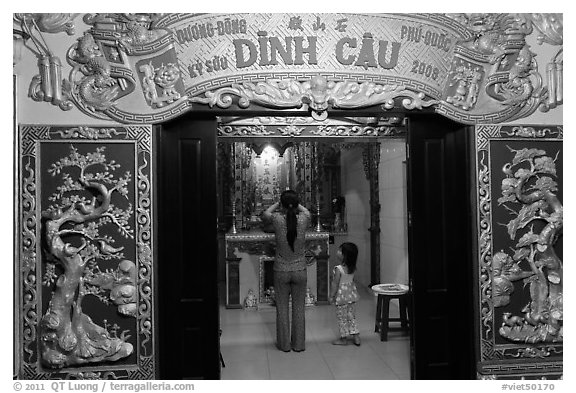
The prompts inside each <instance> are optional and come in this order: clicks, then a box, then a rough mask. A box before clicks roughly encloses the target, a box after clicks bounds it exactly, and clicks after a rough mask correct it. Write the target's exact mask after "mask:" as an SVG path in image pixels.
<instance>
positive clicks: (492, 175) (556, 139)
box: [476, 126, 564, 378]
mask: <svg viewBox="0 0 576 393" xmlns="http://www.w3.org/2000/svg"><path fill="white" fill-rule="evenodd" d="M562 134H563V131H562V127H558V126H479V127H478V129H477V133H476V152H477V176H478V177H477V181H478V184H477V190H478V195H477V197H478V245H479V250H478V251H479V255H478V261H479V266H478V268H479V270H478V277H479V288H478V289H479V297H478V298H479V310H480V311H479V318H480V319H479V321H478V322H479V323H478V326H480V333H481V337H480V359H479V363H478V372H479V374H480V375H482V376H484V377H485V376H497V377H503V376H504V377H506V376H510V375H514V374H517V373H519V372H522V373H523V375H526V374H527V373H528V375H533V376H535V377H548V378H557V377H558V376H559V375H562V372H563V371H562V357H563V340H564V323H563V321H564V314H563V287H564V276H563V261H562V229H563V205H562V200H563V197H562V189H563V182H562V161H563V149H562Z"/></svg>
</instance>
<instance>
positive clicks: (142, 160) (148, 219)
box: [16, 126, 155, 379]
mask: <svg viewBox="0 0 576 393" xmlns="http://www.w3.org/2000/svg"><path fill="white" fill-rule="evenodd" d="M19 149H20V150H19V151H20V154H19V160H20V162H19V167H20V176H19V191H20V192H19V202H18V206H19V215H20V217H19V220H18V222H19V223H20V229H19V232H20V238H19V247H18V251H17V252H18V254H19V258H17V259H16V260H17V261H18V264H19V265H18V270H17V271H18V272H19V274H20V276H19V290H18V292H17V293H19V294H20V297H19V304H20V311H19V313H18V316H19V319H20V323H19V324H18V326H19V332H18V335H19V337H20V338H21V340H20V343H19V346H20V347H19V350H18V354H19V356H18V358H19V359H20V360H19V365H18V377H19V378H23V379H28V378H34V379H36V378H42V379H70V378H71V379H91V378H96V379H108V378H114V379H154V378H155V349H154V343H155V340H154V334H155V332H154V326H155V324H154V323H153V298H152V293H153V291H152V274H153V266H152V214H151V176H150V175H151V172H150V163H151V159H152V157H151V151H152V150H151V149H152V146H151V127H149V126H129V127H109V128H104V127H96V128H92V127H83V126H80V127H49V126H22V127H21V128H20V138H19Z"/></svg>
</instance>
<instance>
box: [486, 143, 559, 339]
mask: <svg viewBox="0 0 576 393" xmlns="http://www.w3.org/2000/svg"><path fill="white" fill-rule="evenodd" d="M511 151H512V152H514V153H515V156H514V159H513V160H512V162H509V163H506V165H504V167H503V168H502V171H503V172H504V173H505V174H506V178H504V180H502V188H501V189H502V196H501V197H500V198H499V199H498V204H499V205H503V206H506V207H507V209H509V210H510V212H511V213H513V215H514V218H513V219H511V220H510V221H509V222H508V223H507V229H508V234H509V236H510V239H512V240H515V239H518V243H517V244H516V248H515V250H514V255H513V256H510V255H508V254H507V253H506V252H504V251H500V252H498V253H496V254H495V255H494V257H493V260H492V268H493V274H494V278H493V288H494V290H493V296H494V302H495V303H494V306H495V307H501V306H505V305H507V304H508V302H509V296H510V294H511V293H512V291H513V290H514V287H513V285H512V282H513V281H517V280H524V284H525V285H529V286H530V297H531V301H530V302H529V303H528V304H527V305H526V306H525V307H524V308H523V309H522V312H523V315H522V316H512V314H511V313H505V314H504V315H503V324H502V327H500V329H499V334H500V335H501V336H503V337H505V338H507V339H509V340H511V341H520V342H528V343H539V342H562V340H563V319H564V318H563V294H562V293H563V291H562V288H563V263H562V260H560V258H559V257H558V256H557V255H556V252H555V250H554V244H555V243H556V241H557V240H558V237H559V236H561V234H562V228H563V206H562V203H561V202H560V200H559V199H558V197H557V196H556V191H558V185H557V183H556V180H555V178H556V165H555V162H556V158H552V157H549V156H547V155H546V152H545V151H544V150H540V149H521V150H512V149H511ZM538 221H541V222H544V224H545V226H544V227H543V228H542V229H541V230H536V231H535V227H534V223H535V222H538ZM522 262H524V263H527V266H528V267H529V269H528V270H525V269H523V268H522V267H521V266H520V264H521V263H522Z"/></svg>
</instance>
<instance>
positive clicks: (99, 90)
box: [65, 32, 120, 111]
mask: <svg viewBox="0 0 576 393" xmlns="http://www.w3.org/2000/svg"><path fill="white" fill-rule="evenodd" d="M68 58H69V59H70V60H71V61H72V62H73V63H74V68H73V70H72V72H71V73H70V81H68V83H67V84H66V85H65V87H67V90H68V92H69V94H70V95H71V96H72V97H73V98H75V101H76V102H77V103H81V104H82V105H85V106H86V107H88V108H90V109H92V110H98V111H102V110H105V109H107V108H109V107H110V106H111V105H113V104H114V103H113V101H114V99H116V97H117V96H118V93H119V89H120V86H119V84H118V81H117V80H116V79H115V78H113V77H112V76H111V67H110V63H109V62H108V60H106V58H105V57H104V56H103V54H102V52H101V50H100V47H99V45H98V44H97V42H96V41H95V40H94V37H93V36H92V34H90V33H89V32H85V33H84V35H83V36H82V37H81V38H79V39H78V42H77V44H76V46H75V47H73V48H71V50H70V52H69V54H68ZM78 76H79V77H80V78H79V79H78V80H76V79H77V77H78Z"/></svg>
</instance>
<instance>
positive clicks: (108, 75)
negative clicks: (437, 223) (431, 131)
mask: <svg viewBox="0 0 576 393" xmlns="http://www.w3.org/2000/svg"><path fill="white" fill-rule="evenodd" d="M533 19H534V18H531V16H530V15H529V14H446V15H444V14H367V15H362V14H312V13H310V14H291V13H286V14H87V15H85V16H84V22H86V23H87V24H88V25H91V26H92V28H91V29H90V30H88V31H86V32H85V34H84V36H83V37H82V38H80V39H79V40H78V42H77V43H76V44H74V45H73V46H72V47H71V48H70V50H69V51H68V54H67V57H68V61H69V63H70V64H71V65H72V66H73V70H72V72H71V73H70V76H69V79H67V80H65V81H64V82H65V83H64V85H63V86H64V94H63V100H62V102H60V106H61V107H62V108H64V109H67V108H68V107H69V105H67V103H72V102H74V103H75V104H76V106H77V107H78V108H80V109H81V110H82V111H84V112H86V113H87V114H89V115H91V116H96V117H100V118H108V119H110V118H111V119H114V120H118V121H121V122H129V123H153V122H161V121H164V120H166V119H169V118H173V117H175V116H177V115H178V114H180V113H182V112H184V111H188V110H193V109H194V108H197V107H198V108H202V107H205V106H206V105H207V106H209V107H211V108H218V109H227V108H234V109H239V108H240V109H248V108H250V107H251V106H254V105H258V106H260V107H268V108H276V109H295V108H296V109H302V110H303V111H308V110H309V111H311V114H312V115H313V116H314V117H315V118H318V119H323V118H326V116H327V111H328V110H329V109H331V108H335V109H336V108H338V109H355V108H365V107H378V106H380V108H381V109H382V110H383V111H386V110H389V109H392V108H398V107H400V108H403V109H405V110H414V109H423V108H427V107H430V108H432V109H434V110H435V111H436V112H438V113H440V114H443V115H445V116H447V117H450V118H452V119H455V120H457V121H460V122H463V123H469V124H477V123H498V122H502V121H508V120H511V119H515V118H519V117H524V116H527V115H529V114H531V113H533V112H534V111H535V110H536V109H537V108H539V107H540V108H541V109H543V110H546V109H548V106H547V105H548V104H547V102H546V100H547V98H548V91H547V88H546V87H544V86H543V83H542V77H541V76H540V74H539V73H538V70H537V65H536V62H535V60H534V54H533V53H532V52H531V51H530V49H529V47H528V45H527V44H526V41H525V37H526V35H528V34H531V33H532V32H533V30H534V29H533V26H534V24H535V23H536V22H534V21H533ZM560 26H561V24H560ZM559 42H560V44H561V40H560V41H559ZM555 44H558V43H557V42H556V41H555ZM554 69H555V70H556V68H554ZM554 72H558V73H559V74H558V75H557V74H554V75H551V78H552V79H550V81H552V82H554V83H552V84H553V85H554V86H552V85H551V86H552V87H554V89H556V88H557V87H558V83H560V85H561V76H562V75H561V68H560V69H559V70H556V71H554ZM41 79H42V78H40V79H39V81H41ZM552 87H551V88H552ZM560 89H561V87H560ZM556 91H557V89H556V90H555V92H556ZM554 94H556V93H554ZM555 97H556V95H555ZM554 102H556V101H554Z"/></svg>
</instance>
